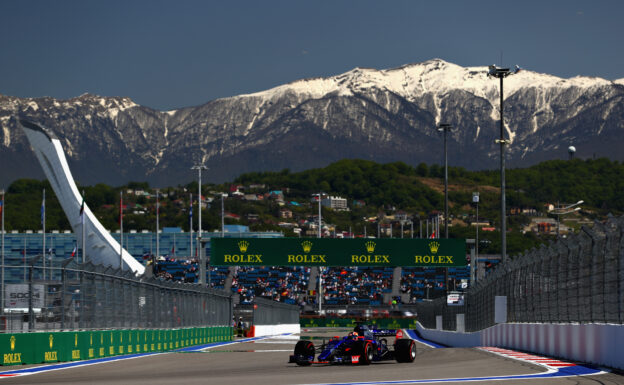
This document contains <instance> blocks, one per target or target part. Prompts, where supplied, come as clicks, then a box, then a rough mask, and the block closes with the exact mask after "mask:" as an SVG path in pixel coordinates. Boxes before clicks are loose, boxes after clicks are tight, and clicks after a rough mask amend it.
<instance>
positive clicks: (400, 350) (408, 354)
mask: <svg viewBox="0 0 624 385" xmlns="http://www.w3.org/2000/svg"><path fill="white" fill-rule="evenodd" d="M394 355H395V357H396V360H397V362H414V359H415V358H416V343H415V342H414V340H410V339H400V340H396V342H395V343H394Z"/></svg>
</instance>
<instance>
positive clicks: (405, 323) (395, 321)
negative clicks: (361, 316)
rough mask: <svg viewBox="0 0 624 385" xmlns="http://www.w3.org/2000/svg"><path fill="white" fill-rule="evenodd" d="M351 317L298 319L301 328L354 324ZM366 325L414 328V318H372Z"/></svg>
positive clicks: (352, 325) (378, 327)
mask: <svg viewBox="0 0 624 385" xmlns="http://www.w3.org/2000/svg"><path fill="white" fill-rule="evenodd" d="M356 321H357V320H356V319H353V318H301V320H300V321H299V322H300V324H301V327H303V328H317V327H329V328H331V327H350V328H353V327H355V326H356ZM366 323H367V324H368V325H372V326H373V327H374V328H377V329H416V324H417V322H416V319H415V318H373V319H370V320H366Z"/></svg>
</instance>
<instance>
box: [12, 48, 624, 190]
mask: <svg viewBox="0 0 624 385" xmlns="http://www.w3.org/2000/svg"><path fill="white" fill-rule="evenodd" d="M620 80H623V81H624V79H620ZM504 84H505V88H504V89H505V95H504V96H505V100H506V102H505V126H506V129H507V137H508V138H509V139H510V140H511V141H512V143H511V145H510V146H509V149H508V156H509V165H510V166H512V167H513V166H516V165H518V166H521V165H529V164H533V163H536V162H539V161H541V160H546V159H553V158H557V157H558V158H561V157H565V156H566V155H567V154H566V153H565V149H566V148H567V147H568V145H572V144H573V145H575V146H576V147H577V148H578V150H579V154H578V155H579V156H581V157H591V156H593V154H594V153H597V154H598V155H599V156H607V157H611V158H613V159H623V158H622V156H623V155H622V154H621V151H618V147H619V146H621V145H622V144H624V143H623V141H624V139H622V138H621V137H622V135H621V133H622V130H623V129H624V125H623V123H622V119H621V117H622V116H624V84H620V83H618V81H617V80H616V81H609V80H605V79H601V78H591V77H587V76H577V77H574V78H570V79H563V78H558V77H556V76H553V75H548V74H540V73H536V72H532V71H528V70H523V71H521V72H520V73H518V74H517V75H514V76H510V77H508V78H507V79H506V80H505V83H504ZM498 87H499V82H498V80H497V79H488V78H487V67H485V66H483V67H461V66H458V65H456V64H453V63H448V62H445V61H443V60H441V59H432V60H428V61H426V62H423V63H415V64H406V65H403V66H401V67H397V68H393V69H387V70H376V69H362V68H355V69H353V70H350V71H347V72H345V73H343V74H339V75H335V76H330V77H324V78H321V77H317V78H312V79H299V80H295V81H293V82H290V83H287V84H284V85H279V86H277V87H273V88H271V89H268V90H264V91H259V92H256V93H251V94H244V95H238V96H232V97H228V98H222V99H215V100H212V101H209V102H207V103H204V104H202V105H199V106H194V107H184V108H180V109H176V110H170V111H158V110H154V109H151V108H149V107H145V106H140V105H138V104H136V103H135V102H134V101H132V99H130V98H128V97H101V96H97V95H92V94H89V93H85V94H83V95H81V96H79V97H75V98H70V99H65V100H57V99H54V98H50V97H42V98H16V97H10V96H3V95H0V125H1V127H2V130H0V135H1V138H0V161H2V163H4V164H7V165H9V166H12V165H13V166H15V167H17V166H21V168H22V170H19V167H17V168H16V169H13V167H11V168H10V171H9V172H6V173H3V174H2V176H0V183H9V182H10V181H11V180H14V179H16V178H18V177H20V175H22V174H23V173H27V174H34V175H37V176H39V177H41V176H42V175H43V174H42V173H41V172H40V170H39V166H38V164H36V161H35V160H34V157H33V156H32V154H30V156H29V153H30V150H29V149H28V146H27V144H26V143H25V142H24V137H23V134H22V133H21V130H19V128H18V126H17V121H16V116H25V117H27V118H30V119H33V120H36V121H38V122H39V123H41V124H43V125H45V126H47V127H48V128H50V129H52V130H53V131H54V132H55V133H56V134H57V136H58V137H59V138H60V139H61V143H62V144H63V148H64V150H65V151H66V153H67V156H68V161H69V163H70V167H71V168H72V171H74V173H75V175H76V176H77V179H78V180H84V181H85V183H97V182H98V181H102V182H105V183H110V184H121V183H124V182H127V181H129V180H147V181H149V182H150V183H152V184H177V183H184V182H188V181H190V180H192V179H193V177H194V174H193V173H192V172H191V171H190V167H191V165H192V164H194V163H195V162H198V161H203V162H205V163H207V165H208V166H209V167H211V169H212V171H209V172H207V179H208V180H211V181H222V180H228V179H232V177H234V176H236V175H238V174H240V173H243V172H247V171H261V170H262V169H266V170H279V169H282V168H290V169H293V170H301V169H305V168H312V167H321V166H324V165H327V164H329V163H331V162H332V161H335V160H339V159H342V158H362V159H371V160H376V161H381V162H384V161H394V160H399V161H405V162H407V163H410V164H417V163H420V162H425V163H440V162H441V160H442V155H441V149H442V145H441V141H442V138H441V136H440V135H438V134H437V132H436V131H435V130H434V127H435V126H436V125H437V124H439V123H441V122H444V123H451V124H453V126H454V127H457V129H455V130H454V131H453V132H451V133H450V135H449V161H450V162H451V163H452V164H454V165H458V166H463V167H467V168H469V169H478V168H495V167H497V164H498V163H497V159H498V146H497V145H496V144H495V143H494V139H495V138H497V137H498V136H499V134H498V124H499V122H498V120H499V117H498V116H499V114H498V98H499V90H498ZM87 154H88V156H87ZM20 173H22V174H20ZM98 178H102V180H98Z"/></svg>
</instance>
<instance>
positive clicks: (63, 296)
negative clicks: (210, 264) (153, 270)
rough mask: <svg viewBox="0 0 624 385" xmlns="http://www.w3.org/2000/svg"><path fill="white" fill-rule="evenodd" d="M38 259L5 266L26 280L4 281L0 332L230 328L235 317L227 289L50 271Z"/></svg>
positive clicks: (96, 270)
mask: <svg viewBox="0 0 624 385" xmlns="http://www.w3.org/2000/svg"><path fill="white" fill-rule="evenodd" d="M38 259H40V257H35V258H32V259H31V260H30V261H28V263H26V264H25V265H24V266H3V270H4V276H5V277H15V276H18V277H24V279H20V280H19V281H18V282H19V283H14V282H15V279H13V280H5V282H4V285H3V289H4V292H3V293H2V307H1V308H2V309H3V312H2V316H1V318H0V331H3V332H12V333H13V332H28V331H43V330H76V329H81V330H95V329H128V328H181V327H193V326H229V325H230V322H231V319H232V296H231V295H230V294H229V293H227V292H225V291H221V290H214V289H208V288H203V287H201V286H200V285H196V284H185V283H179V282H171V281H164V280H161V279H157V278H153V277H151V278H146V277H135V276H134V274H133V273H132V272H129V271H120V270H118V269H117V270H115V269H112V268H111V267H106V268H105V267H102V266H96V265H93V264H91V263H86V264H84V265H78V264H68V266H61V267H52V268H51V267H47V268H45V269H44V268H43V267H42V266H41V265H38V264H37V263H40V261H38ZM13 270H15V271H13ZM9 282H12V283H9Z"/></svg>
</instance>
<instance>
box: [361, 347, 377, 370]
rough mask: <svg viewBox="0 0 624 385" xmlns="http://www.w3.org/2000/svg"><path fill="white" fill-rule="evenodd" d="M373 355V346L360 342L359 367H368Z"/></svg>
mask: <svg viewBox="0 0 624 385" xmlns="http://www.w3.org/2000/svg"><path fill="white" fill-rule="evenodd" d="M374 354H375V352H374V351H373V344H371V343H370V342H368V341H362V342H361V345H360V365H370V363H371V362H372V361H373V355H374Z"/></svg>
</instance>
